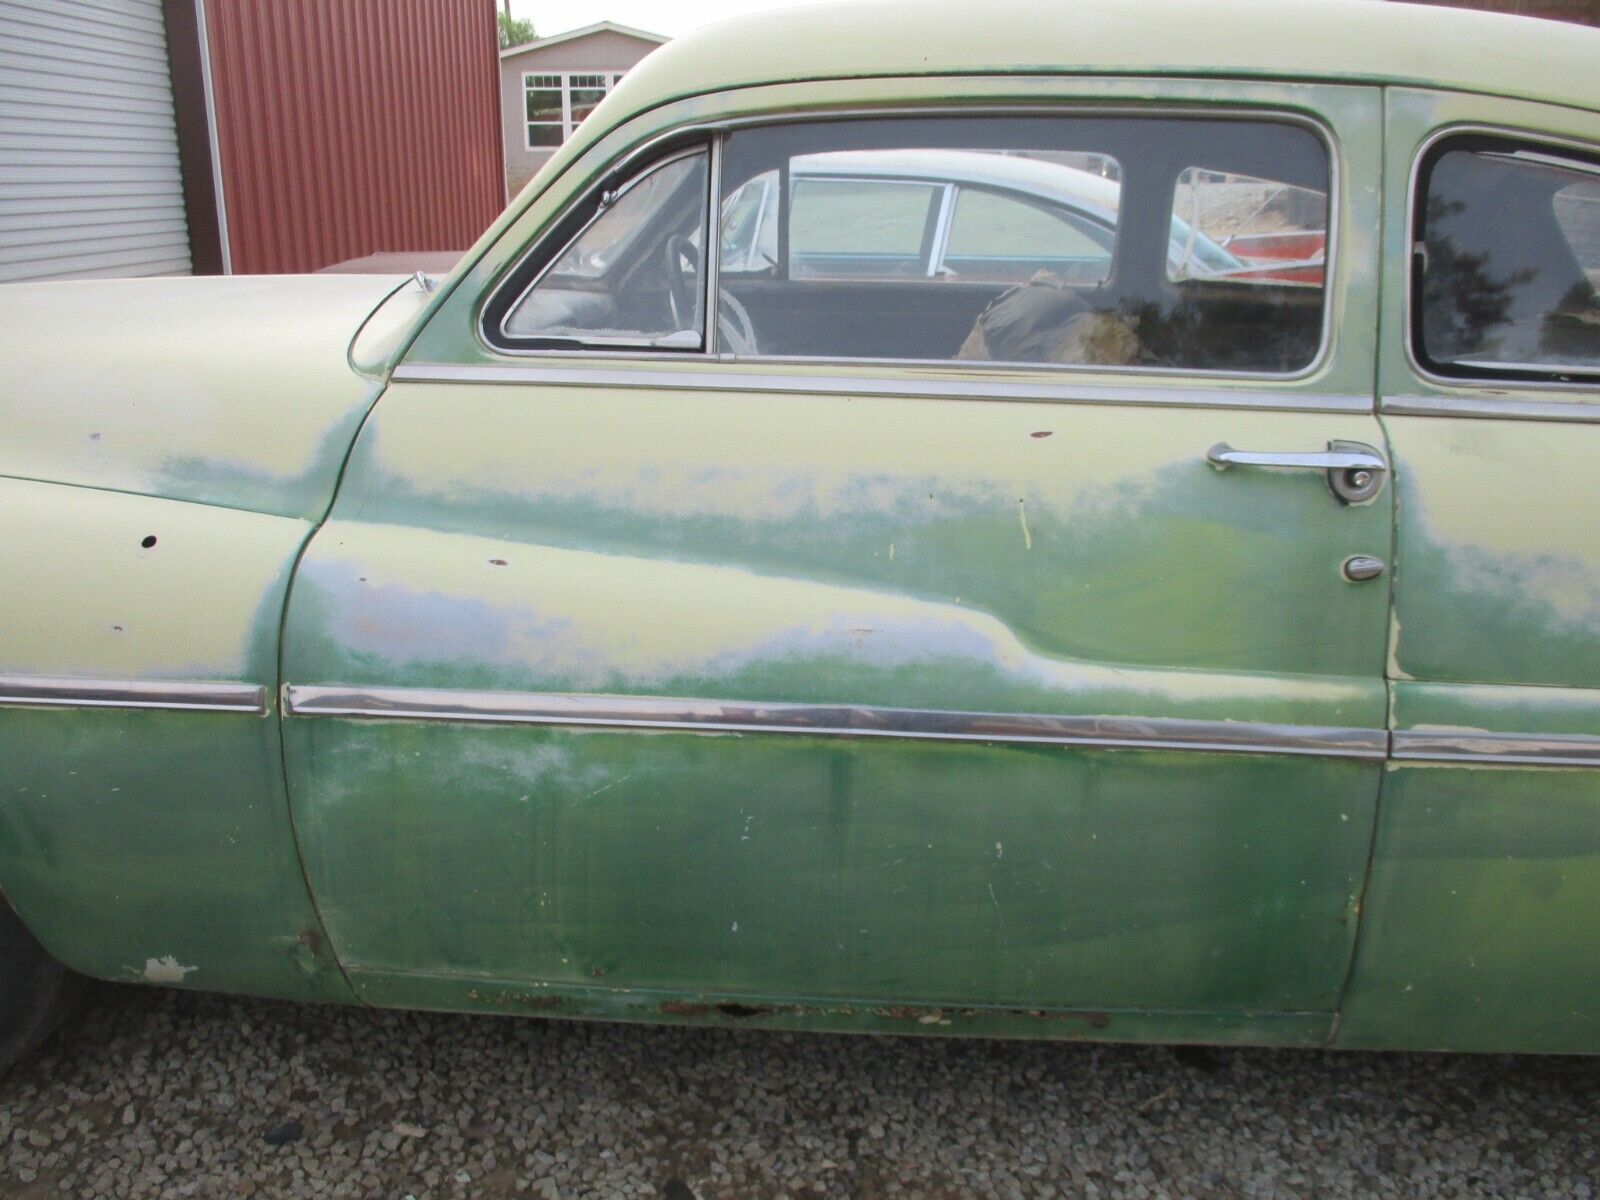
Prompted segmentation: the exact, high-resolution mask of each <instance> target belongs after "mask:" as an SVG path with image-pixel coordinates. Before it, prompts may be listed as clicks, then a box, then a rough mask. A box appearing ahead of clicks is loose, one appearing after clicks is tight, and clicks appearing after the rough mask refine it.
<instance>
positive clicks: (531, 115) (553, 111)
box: [527, 88, 561, 124]
mask: <svg viewBox="0 0 1600 1200" xmlns="http://www.w3.org/2000/svg"><path fill="white" fill-rule="evenodd" d="M527 117H528V120H530V121H553V122H555V123H557V124H559V123H560V122H561V90H560V89H559V88H557V89H556V90H555V91H550V90H549V89H547V88H529V89H528V96H527Z"/></svg>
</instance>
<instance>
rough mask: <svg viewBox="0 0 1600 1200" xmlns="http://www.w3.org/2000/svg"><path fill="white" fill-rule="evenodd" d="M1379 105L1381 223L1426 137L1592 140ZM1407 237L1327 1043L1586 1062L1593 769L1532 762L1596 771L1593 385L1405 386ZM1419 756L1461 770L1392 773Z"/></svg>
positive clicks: (1437, 108)
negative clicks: (1382, 589)
mask: <svg viewBox="0 0 1600 1200" xmlns="http://www.w3.org/2000/svg"><path fill="white" fill-rule="evenodd" d="M1388 108H1389V111H1388V126H1389V147H1388V160H1389V166H1388V169H1387V172H1386V175H1387V179H1388V196H1387V201H1388V205H1389V208H1390V211H1391V212H1394V213H1402V212H1405V211H1407V209H1408V206H1409V194H1410V185H1411V169H1412V163H1413V161H1414V160H1415V158H1416V155H1417V154H1418V153H1419V152H1420V150H1421V149H1422V147H1423V146H1424V144H1425V143H1426V142H1427V141H1428V140H1429V139H1431V138H1432V137H1433V136H1435V135H1436V133H1437V131H1439V130H1441V129H1449V128H1466V127H1472V126H1489V127H1495V128H1504V129H1512V130H1526V131H1530V132H1529V136H1530V138H1533V139H1534V140H1539V139H1538V134H1542V135H1543V136H1544V138H1545V139H1556V140H1559V139H1561V138H1563V137H1570V138H1576V139H1584V138H1587V139H1588V141H1589V143H1590V144H1591V145H1593V144H1594V143H1595V142H1596V140H1597V139H1596V134H1597V132H1600V131H1597V129H1596V124H1595V119H1594V118H1593V116H1588V115H1583V114H1578V113H1575V112H1573V111H1571V110H1567V109H1560V108H1550V107H1545V106H1538V105H1530V104H1517V103H1511V102H1506V101H1500V102H1493V101H1488V100H1485V99H1482V98H1478V97H1466V96H1448V95H1444V96H1441V95H1437V94H1432V93H1424V92H1418V91H1412V90H1405V89H1394V90H1392V91H1391V92H1390V93H1389V97H1388ZM1532 131H1538V134H1536V133H1534V132H1532ZM1409 236H1410V235H1409V229H1408V226H1407V225H1406V223H1405V222H1404V221H1400V220H1392V221H1391V223H1390V225H1389V229H1388V233H1387V235H1386V244H1387V250H1386V253H1385V271H1386V278H1385V281H1384V282H1385V302H1384V317H1383V320H1384V336H1383V341H1382V350H1381V362H1380V373H1379V379H1380V389H1381V395H1382V407H1383V409H1384V417H1383V421H1384V425H1385V427H1386V429H1387V431H1388V435H1389V443H1390V447H1391V450H1392V453H1393V454H1394V458H1395V470H1396V482H1397V486H1398V507H1397V513H1398V520H1397V526H1396V542H1397V544H1396V576H1395V619H1394V630H1393V635H1392V640H1391V646H1390V655H1391V665H1390V671H1389V673H1390V675H1391V676H1392V677H1393V678H1394V679H1395V683H1394V717H1393V724H1394V729H1395V731H1396V733H1395V754H1396V757H1397V761H1395V762H1393V763H1391V764H1390V767H1389V769H1388V771H1387V773H1386V778H1385V782H1384V789H1383V800H1382V806H1381V807H1382V811H1381V815H1380V817H1379V823H1378V836H1377V839H1376V842H1375V845H1374V850H1373V865H1372V877H1371V884H1370V888H1371V890H1370V894H1369V900H1368V905H1367V908H1366V911H1365V915H1364V917H1363V926H1362V933H1361V944H1360V949H1359V952H1358V955H1357V960H1356V967H1355V971H1354V973H1353V975H1352V979H1351V986H1350V991H1349V994H1348V996H1347V998H1346V1004H1345V1012H1344V1017H1343V1021H1342V1025H1341V1029H1340V1034H1339V1039H1340V1041H1341V1043H1343V1044H1348V1045H1354V1046H1371V1047H1382V1046H1435V1047H1440V1048H1451V1049H1472V1050H1547V1051H1567V1052H1571V1051H1585V1052H1590V1053H1593V1052H1595V1051H1600V1026H1597V1023H1596V1020H1595V1011H1594V999H1593V998H1594V996H1595V995H1596V994H1597V992H1600V957H1597V955H1596V954H1595V947H1596V945H1600V921H1597V918H1596V914H1597V913H1600V840H1597V836H1596V831H1597V830H1600V772H1597V771H1596V770H1594V765H1597V763H1593V762H1592V763H1591V765H1589V766H1587V767H1585V766H1581V765H1580V766H1573V765H1539V764H1540V761H1541V759H1542V760H1543V761H1545V762H1550V761H1551V760H1552V759H1559V758H1560V757H1563V756H1565V757H1568V758H1571V757H1573V756H1574V755H1575V754H1578V755H1579V756H1580V758H1581V755H1582V754H1592V743H1594V741H1595V733H1596V731H1597V730H1600V540H1597V538H1596V534H1595V529H1596V525H1595V520H1594V515H1595V511H1596V510H1595V504H1596V500H1597V497H1600V492H1597V491H1596V488H1595V485H1594V479H1595V474H1594V463H1595V461H1596V457H1597V456H1600V425H1597V424H1596V421H1597V420H1600V417H1597V413H1600V403H1597V401H1600V388H1595V387H1582V386H1566V387H1563V386H1559V385H1558V386H1534V385H1527V384H1518V383H1514V382H1507V381H1501V380H1494V381H1489V382H1487V383H1482V384H1472V383H1460V382H1456V383H1451V382H1446V381H1443V380H1437V379H1433V378H1430V377H1429V376H1427V375H1426V374H1425V373H1423V372H1420V371H1419V370H1418V369H1417V368H1416V367H1415V365H1414V364H1413V363H1412V362H1411V361H1410V360H1409V358H1408V356H1407V354H1406V350H1405V337H1406V296H1407V291H1408V288H1407V277H1406V262H1407V260H1408V258H1409ZM1494 412H1498V413H1501V414H1503V415H1502V416H1499V417H1495V416H1490V415H1487V414H1488V413H1494ZM1574 739H1576V745H1574V742H1573V740H1574ZM1585 746H1588V747H1589V750H1587V751H1585V750H1584V749H1583V747H1585ZM1419 747H1421V748H1426V749H1429V750H1430V751H1431V752H1432V753H1435V754H1451V755H1454V756H1455V757H1456V758H1457V759H1458V760H1459V761H1454V762H1448V761H1447V762H1441V761H1433V762H1417V761H1408V760H1407V758H1406V757H1405V756H1407V755H1409V754H1414V753H1416V752H1417V750H1418V748H1419ZM1519 757H1520V758H1521V759H1522V761H1516V759H1517V758H1519ZM1507 758H1510V759H1512V761H1505V760H1506V759H1507Z"/></svg>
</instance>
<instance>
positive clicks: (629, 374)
mask: <svg viewBox="0 0 1600 1200" xmlns="http://www.w3.org/2000/svg"><path fill="white" fill-rule="evenodd" d="M578 357H582V356H581V355H580V356H578ZM569 361H570V360H569ZM658 361H659V360H658ZM880 365H881V364H880ZM956 370H959V368H956ZM392 378H393V379H394V381H395V382H397V383H499V384H545V385H548V386H552V387H556V386H560V387H619V388H671V389H675V390H690V391H720V392H781V393H786V394H794V393H810V394H813V395H828V396H892V397H918V398H925V399H933V400H1024V401H1026V400H1032V401H1041V400H1045V401H1077V402H1078V403H1080V404H1136V405H1143V406H1149V407H1157V408H1160V407H1178V408H1243V409H1271V410H1289V411H1294V412H1321V413H1369V412H1371V411H1372V398H1371V397H1370V396H1339V395H1321V394H1315V393H1309V392H1272V391H1252V390H1250V389H1248V388H1241V387H1226V388H1225V387H1216V388H1149V387H1114V386H1108V385H1105V384H1094V385H1091V384H1071V383H1047V382H1043V381H1040V382H1025V381H1022V380H1010V379H996V378H994V377H993V374H992V373H990V372H982V373H980V372H974V373H973V377H972V378H971V379H890V378H878V377H874V376H871V375H791V374H785V373H782V372H777V371H753V370H750V369H748V368H741V367H729V368H727V369H725V370H723V369H718V368H716V367H715V366H708V367H705V368H699V369H692V370H667V369H664V368H657V369H654V370H652V369H651V368H649V367H646V366H640V367H637V368H634V367H577V366H563V365H559V364H557V363H555V362H548V363H541V364H539V365H523V364H520V363H519V364H511V363H459V364H432V363H410V364H406V365H403V366H400V367H398V368H396V369H395V372H394V375H393V377H392Z"/></svg>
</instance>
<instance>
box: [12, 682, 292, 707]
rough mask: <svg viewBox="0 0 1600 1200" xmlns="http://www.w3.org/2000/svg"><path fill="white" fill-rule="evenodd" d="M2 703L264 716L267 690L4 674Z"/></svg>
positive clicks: (244, 686) (249, 685) (230, 685)
mask: <svg viewBox="0 0 1600 1200" xmlns="http://www.w3.org/2000/svg"><path fill="white" fill-rule="evenodd" d="M0 706H18V707H24V708H157V709H176V710H179V711H183V712H237V713H250V714H251V715H253V716H258V717H259V716H264V715H265V714H266V712H267V689H266V688H264V687H262V686H261V685H260V684H254V683H150V682H144V681H139V680H128V679H66V678H49V677H45V676H39V675H0Z"/></svg>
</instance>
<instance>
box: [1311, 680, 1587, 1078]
mask: <svg viewBox="0 0 1600 1200" xmlns="http://www.w3.org/2000/svg"><path fill="white" fill-rule="evenodd" d="M1395 714H1396V722H1397V728H1401V729H1427V730H1458V731H1488V732H1498V733H1526V732H1529V731H1537V732H1541V733H1586V734H1591V735H1592V734H1593V733H1594V731H1595V730H1596V729H1597V728H1600V691H1592V690H1591V691H1585V690H1579V689H1576V688H1551V687H1529V688H1507V687H1482V686H1477V687H1474V686H1470V685H1464V684H1420V683H1400V684H1397V685H1396V686H1395ZM1597 945H1600V772H1597V771H1594V770H1592V769H1571V768H1556V767H1504V766H1502V767H1481V766H1480V767H1473V766H1451V765H1448V764H1395V765H1393V766H1391V767H1390V769H1389V771H1388V773H1387V777H1386V779H1385V782H1384V789H1383V807H1382V814H1381V816H1380V818H1379V824H1378V839H1377V846H1376V853H1375V855H1374V859H1373V864H1372V875H1371V880H1370V882H1369V884H1368V892H1367V900H1366V905H1365V914H1364V916H1363V919H1362V925H1361V938H1360V948H1359V951H1358V954H1357V959H1356V970H1355V972H1354V975H1353V978H1352V983H1351V988H1350V991H1349V993H1348V995H1347V996H1346V999H1345V1004H1344V1012H1343V1017H1342V1020H1341V1023H1340V1028H1339V1042H1340V1044H1342V1045H1348V1046H1363V1047H1392V1046H1413V1047H1437V1048H1440V1049H1452V1050H1520V1051H1530V1050H1545V1051H1558V1052H1562V1053H1574V1052H1586V1053H1596V1052H1600V1022H1597V1020H1596V1012H1595V996H1596V995H1600V956H1597V955H1596V954H1595V947H1596V946H1597Z"/></svg>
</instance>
